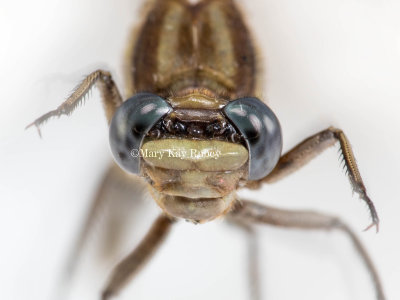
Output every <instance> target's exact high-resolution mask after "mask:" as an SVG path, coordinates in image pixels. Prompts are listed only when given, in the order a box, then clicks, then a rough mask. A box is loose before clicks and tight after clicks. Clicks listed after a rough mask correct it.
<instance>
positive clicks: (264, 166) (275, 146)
mask: <svg viewBox="0 0 400 300" xmlns="http://www.w3.org/2000/svg"><path fill="white" fill-rule="evenodd" d="M223 111H224V113H225V115H226V116H227V117H228V119H229V120H230V121H231V122H232V124H233V125H234V126H235V127H236V128H237V130H238V131H239V132H240V134H241V135H242V136H243V137H244V139H245V141H246V144H247V147H248V150H249V155H250V159H249V177H248V180H258V179H261V178H263V177H264V176H266V175H268V174H269V173H270V172H271V171H272V169H273V168H274V167H275V165H276V164H277V162H278V160H279V157H280V156H281V151H282V133H281V126H280V124H279V121H278V119H277V117H276V116H275V114H274V113H273V112H272V110H271V109H270V108H269V107H268V106H267V105H265V104H264V103H263V102H261V101H260V100H259V99H257V98H240V99H237V100H235V101H232V102H230V103H228V104H227V105H226V106H225V107H224V109H223Z"/></svg>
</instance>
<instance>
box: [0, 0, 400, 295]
mask: <svg viewBox="0 0 400 300" xmlns="http://www.w3.org/2000/svg"><path fill="white" fill-rule="evenodd" d="M141 3H142V1H136V0H115V1H106V0H96V1H94V0H85V1H78V0H69V1H66V0H51V1H50V0H35V1H27V0H25V1H5V0H1V2H0V67H1V70H0V82H1V99H0V101H1V102H0V104H1V106H0V237H1V239H0V249H1V250H0V295H1V298H2V299H16V300H17V299H44V300H47V299H50V295H51V293H52V289H53V287H54V286H55V284H56V281H57V278H58V276H59V273H60V270H61V268H62V266H63V262H64V261H65V258H66V255H67V253H68V250H69V249H70V248H71V246H72V243H73V239H74V237H75V235H76V233H77V232H78V229H79V226H80V224H81V223H82V220H83V217H84V216H85V214H86V211H87V208H88V206H89V203H90V198H91V197H92V196H93V194H94V191H95V189H96V186H97V184H98V182H99V180H100V178H101V176H102V172H103V171H104V170H105V168H106V167H107V164H108V163H109V161H110V160H111V156H110V153H109V148H108V141H107V136H108V131H107V125H106V121H105V118H104V113H103V111H102V107H101V105H100V101H99V96H98V92H97V91H93V94H92V96H91V97H90V98H89V100H88V101H87V102H86V104H85V105H84V107H82V108H79V109H77V111H75V113H74V114H73V115H72V116H71V117H69V118H66V117H62V118H61V119H59V120H52V121H50V122H49V123H48V124H46V125H45V126H44V128H43V132H42V133H43V139H39V138H38V136H37V133H36V131H35V130H34V129H30V130H27V131H24V127H25V126H26V125H27V124H28V123H29V122H31V121H32V120H34V119H35V118H36V117H38V116H40V115H41V114H43V113H45V112H47V111H49V110H51V109H54V108H55V107H56V106H57V105H59V104H60V103H61V102H62V101H63V99H65V97H66V96H67V95H68V94H69V93H70V91H71V89H72V88H73V87H74V86H75V84H76V83H77V82H78V81H80V80H81V79H82V77H83V75H85V74H88V73H89V72H91V71H92V70H94V69H96V68H98V67H102V68H105V69H108V70H110V71H111V72H112V74H113V76H114V78H115V80H116V82H117V84H118V86H119V87H120V89H121V90H122V89H123V78H122V71H121V64H122V56H123V52H124V48H125V42H126V40H127V37H128V35H129V32H130V28H131V27H132V26H133V25H135V24H137V23H138V22H139V20H141V16H140V13H139V7H140V6H141ZM242 4H243V5H242V6H243V7H244V10H245V14H246V15H247V19H248V22H249V24H250V25H251V27H252V29H253V32H254V36H255V38H256V43H257V46H258V50H259V55H260V58H262V59H263V60H262V61H261V62H260V68H262V69H264V70H265V71H266V74H265V77H264V81H263V83H264V85H265V90H264V92H263V93H262V94H261V95H258V96H260V97H262V98H263V99H267V101H268V103H269V105H270V106H271V107H272V108H273V109H274V111H275V112H276V114H277V115H278V117H279V119H280V121H281V125H282V129H283V134H284V150H287V149H289V148H290V147H292V146H293V145H295V144H296V143H297V142H299V141H301V140H302V139H304V138H305V137H307V136H309V135H311V134H314V133H315V132H317V131H319V130H322V129H324V128H326V127H328V126H330V125H334V126H337V127H340V128H342V129H343V130H344V131H345V132H346V134H347V136H348V138H349V139H350V141H351V143H352V145H353V148H354V152H355V155H356V157H357V160H358V162H359V165H360V169H361V173H362V176H363V178H364V181H365V183H366V186H367V188H368V191H369V193H370V196H371V198H372V199H373V200H374V201H375V204H376V207H377V210H378V213H379V216H380V218H381V220H382V221H381V230H380V232H379V234H375V233H374V231H373V230H370V231H368V232H362V229H363V228H364V227H366V226H367V225H368V224H369V222H370V220H369V216H368V211H367V209H366V208H365V205H364V204H363V203H361V201H359V200H358V198H357V196H355V195H354V196H352V194H351V189H350V185H349V183H348V180H347V179H346V177H345V174H344V172H342V171H341V169H340V166H339V161H338V155H337V152H336V151H337V149H336V148H332V149H330V150H328V151H326V152H325V153H323V154H322V155H321V156H320V157H318V158H317V159H315V160H314V161H313V162H312V163H310V164H309V165H307V166H306V167H305V168H304V169H302V170H301V171H299V172H297V173H296V174H294V175H292V176H291V177H289V178H287V179H285V180H283V181H282V182H279V183H277V184H275V185H273V186H267V187H264V188H263V189H262V190H261V191H258V192H252V193H250V192H247V193H246V192H244V193H242V195H243V196H245V197H247V198H250V199H254V200H258V201H260V202H261V203H266V204H269V205H275V206H278V207H286V208H313V209H315V210H320V211H324V212H328V213H330V214H336V215H339V216H341V217H342V218H343V219H344V220H346V222H348V223H349V224H350V225H351V226H352V228H354V230H355V231H356V232H357V233H358V235H359V236H360V237H361V239H362V240H363V242H364V243H365V244H366V246H367V248H368V250H369V252H370V254H371V256H372V257H373V260H374V261H375V263H376V266H377V268H378V270H379V272H380V274H381V277H382V281H383V284H384V287H385V290H386V293H387V296H388V299H393V300H395V299H400V289H399V280H400V259H399V253H400V241H399V230H400V217H399V214H400V199H399V198H400V197H399V188H398V187H399V175H398V173H399V170H400V159H399V153H400V141H399V137H400V134H399V130H400V122H399V120H398V115H399V112H400V17H399V16H400V3H399V2H398V1H396V0H392V1H389V0H386V1H383V0H382V1H378V0H301V1H296V0H267V1H266V0H264V1H263V0H252V1H246V2H244V1H243V3H242ZM158 210H159V209H158V208H157V207H156V205H155V204H154V203H153V202H152V201H151V200H150V199H149V200H147V201H146V202H145V205H144V208H143V210H138V211H137V214H136V216H135V219H134V217H133V216H132V219H133V221H132V231H131V232H130V233H129V235H127V237H126V239H125V243H124V245H123V246H122V247H121V248H120V249H121V250H120V251H119V255H122V256H123V255H124V254H126V253H128V252H129V250H130V249H132V248H133V247H134V246H135V245H136V244H137V242H138V241H139V240H140V238H141V237H142V235H143V234H144V233H145V232H146V230H147V228H148V226H149V225H150V223H151V221H152V220H153V219H154V217H155V216H156V215H157V213H158ZM137 215H139V216H140V218H138V219H136V217H137ZM101 232H102V230H100V229H99V230H97V233H98V234H99V235H100V234H101ZM258 232H259V234H260V239H261V247H260V252H261V253H262V260H261V262H260V266H261V269H262V278H261V282H262V286H263V296H264V297H263V299H269V300H281V299H310V300H311V299H324V300H325V299H326V300H333V299H334V300H337V299H346V300H355V299H363V300H367V299H374V295H373V290H372V288H371V282H370V281H369V278H368V276H367V275H366V273H365V269H364V267H363V265H362V264H361V263H360V261H359V259H358V258H357V256H356V255H355V253H354V251H353V248H352V247H351V244H350V243H349V241H348V240H347V238H346V237H344V236H343V235H341V234H339V233H326V232H303V231H287V230H282V229H276V228H271V227H258ZM245 241H246V239H245V237H244V236H243V235H242V233H241V232H240V231H238V230H235V229H234V228H232V227H230V226H228V224H227V223H226V222H224V221H223V220H217V221H214V222H212V223H209V224H205V225H198V226H194V225H191V224H189V223H185V222H181V223H179V224H178V225H177V226H176V227H175V228H174V229H173V231H172V234H171V236H170V237H169V239H168V240H167V242H166V243H165V245H164V246H163V247H162V248H161V251H160V252H159V253H158V254H157V255H156V256H155V258H154V260H152V261H151V263H149V264H148V265H147V266H146V268H144V269H143V271H142V272H141V273H140V274H139V275H138V276H137V278H135V280H134V281H133V282H132V283H131V284H130V285H129V286H128V287H127V288H126V289H125V290H124V292H123V293H121V295H120V297H119V298H118V299H247V298H248V296H247V295H248V294H247V281H246V257H245V255H246V247H245ZM95 248H101V245H100V244H99V243H97V244H96V243H93V246H92V247H90V249H89V250H88V251H86V254H85V256H84V258H85V260H84V263H83V264H82V265H81V267H80V268H79V271H78V274H77V277H76V278H75V280H74V281H73V284H72V287H73V288H72V290H71V298H70V299H85V300H89V299H99V298H98V295H99V292H100V290H101V286H102V284H103V283H104V281H105V279H106V278H107V275H108V274H109V272H110V267H111V266H110V265H112V264H113V263H115V258H114V261H113V260H111V262H112V263H111V262H110V263H109V264H105V263H104V264H101V263H99V262H98V261H99V260H98V258H99V255H98V252H99V249H95ZM52 300H54V299H52Z"/></svg>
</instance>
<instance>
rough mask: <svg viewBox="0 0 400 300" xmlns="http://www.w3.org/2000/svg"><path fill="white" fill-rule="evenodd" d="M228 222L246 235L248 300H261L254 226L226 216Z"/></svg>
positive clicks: (257, 247)
mask: <svg viewBox="0 0 400 300" xmlns="http://www.w3.org/2000/svg"><path fill="white" fill-rule="evenodd" d="M227 219H228V221H229V222H230V223H232V224H234V225H236V226H238V227H239V228H240V229H243V231H244V232H245V234H246V242H247V243H246V246H247V255H248V259H247V261H248V263H249V264H248V284H249V289H250V299H252V300H261V299H262V296H261V287H260V280H259V278H260V270H259V268H258V265H259V243H258V236H257V233H256V231H255V230H254V226H253V225H252V224H250V223H249V222H247V221H245V220H243V219H238V218H230V217H229V215H228V218H227Z"/></svg>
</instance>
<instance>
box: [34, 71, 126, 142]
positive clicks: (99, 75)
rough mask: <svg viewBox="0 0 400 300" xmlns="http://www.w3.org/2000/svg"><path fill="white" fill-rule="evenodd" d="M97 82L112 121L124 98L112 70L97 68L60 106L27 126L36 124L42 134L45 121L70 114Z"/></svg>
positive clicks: (109, 120)
mask: <svg viewBox="0 0 400 300" xmlns="http://www.w3.org/2000/svg"><path fill="white" fill-rule="evenodd" d="M95 84H97V86H98V88H99V89H100V92H101V96H102V100H103V105H104V110H105V112H106V117H107V120H108V123H110V122H111V118H112V117H113V115H114V113H115V110H116V109H117V108H118V107H119V106H120V105H121V103H122V98H121V95H120V93H119V91H118V88H117V86H116V84H115V83H114V80H113V79H112V77H111V74H110V72H108V71H104V70H97V71H94V72H92V73H91V74H89V75H88V76H87V77H86V78H85V79H84V80H83V81H82V82H81V83H80V84H78V86H77V87H76V88H75V89H74V91H73V92H72V94H71V96H69V97H68V98H67V100H65V101H64V102H63V103H62V104H61V105H60V106H59V107H57V108H56V109H55V110H52V111H50V112H48V113H46V114H44V115H43V116H41V117H39V118H38V119H36V120H35V121H33V122H32V123H31V124H29V125H28V126H27V127H26V128H28V127H31V126H36V128H37V129H38V131H39V135H40V129H39V127H40V126H41V125H42V124H43V123H44V122H46V121H47V120H48V119H50V118H52V117H60V116H61V115H70V114H71V113H72V112H73V111H74V109H75V108H76V107H77V106H78V105H79V104H81V103H82V102H83V101H84V99H85V97H86V96H87V94H88V92H89V91H90V90H91V88H92V87H93V86H94V85H95Z"/></svg>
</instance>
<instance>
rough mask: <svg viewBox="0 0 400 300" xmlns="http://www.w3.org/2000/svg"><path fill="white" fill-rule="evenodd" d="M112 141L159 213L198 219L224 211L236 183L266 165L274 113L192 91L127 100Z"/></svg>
mask: <svg viewBox="0 0 400 300" xmlns="http://www.w3.org/2000/svg"><path fill="white" fill-rule="evenodd" d="M110 145H111V149H112V152H113V154H114V157H115V159H116V161H117V163H118V164H119V165H120V166H121V167H122V168H123V169H125V170H126V171H128V172H130V173H134V174H141V175H142V176H144V177H145V178H147V180H148V182H149V183H150V184H151V186H152V192H153V196H154V198H155V199H156V201H157V203H158V204H159V205H160V206H161V207H162V208H163V209H164V211H166V212H167V213H168V214H170V215H172V216H175V217H180V218H185V219H188V220H192V221H195V222H201V221H207V220H211V219H214V218H215V217H217V216H219V215H221V214H224V213H226V212H227V211H228V210H229V209H230V207H231V205H232V203H233V200H234V194H233V192H234V191H235V190H236V188H237V187H238V186H239V185H240V184H242V185H243V184H244V182H245V181H246V180H247V179H251V180H257V179H260V178H262V177H264V176H265V175H267V174H268V173H269V172H270V171H271V170H272V168H273V167H274V166H275V165H276V163H277V161H278V159H279V157H280V153H281V148H282V139H281V131H280V126H279V122H278V120H277V118H276V117H275V115H274V114H273V112H272V111H271V110H270V109H269V108H268V107H267V106H266V105H265V104H263V103H262V102H261V101H260V100H258V99H256V98H242V99H238V100H236V101H227V100H223V99H217V98H210V97H207V95H206V94H205V93H204V92H203V93H201V92H198V91H196V92H191V93H188V94H187V95H185V96H182V97H177V98H173V97H171V98H169V99H165V100H164V99H162V98H161V97H159V96H156V95H154V94H149V93H140V94H137V95H135V96H134V97H132V98H131V99H129V100H127V101H125V102H124V104H123V105H122V106H121V107H120V108H119V109H118V110H117V112H116V113H115V116H114V118H113V120H112V122H111V126H110Z"/></svg>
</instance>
